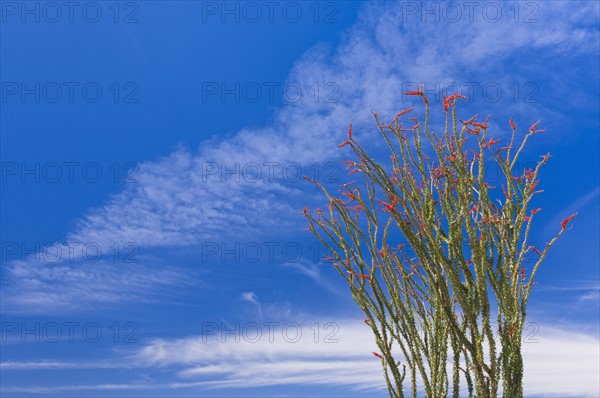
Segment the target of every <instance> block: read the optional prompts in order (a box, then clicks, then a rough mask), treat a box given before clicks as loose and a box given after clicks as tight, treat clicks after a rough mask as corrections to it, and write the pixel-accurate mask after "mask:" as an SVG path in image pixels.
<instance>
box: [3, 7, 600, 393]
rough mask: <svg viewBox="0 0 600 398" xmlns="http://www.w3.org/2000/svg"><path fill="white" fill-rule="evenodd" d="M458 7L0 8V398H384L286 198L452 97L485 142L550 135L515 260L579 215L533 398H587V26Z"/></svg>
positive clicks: (566, 239)
mask: <svg viewBox="0 0 600 398" xmlns="http://www.w3.org/2000/svg"><path fill="white" fill-rule="evenodd" d="M472 7H473V6H469V5H468V2H453V3H451V4H449V3H446V2H428V3H427V4H424V3H420V2H410V1H402V2H381V3H380V2H358V1H355V2H354V1H353V2H327V1H324V2H319V3H313V2H280V3H277V4H272V3H269V2H250V3H240V2H229V3H222V2H191V1H178V2H169V3H167V2H163V1H143V2H141V1H138V2H120V3H113V2H81V3H79V4H78V5H73V8H72V9H71V8H69V6H66V5H64V4H63V3H62V2H58V3H54V2H50V3H44V2H33V1H32V2H26V3H22V2H10V1H3V2H2V3H1V11H2V14H1V18H2V19H1V31H0V32H1V38H0V44H1V49H0V55H1V61H0V65H1V76H0V80H1V83H2V98H1V99H0V105H1V107H2V112H1V117H0V127H1V145H0V154H1V157H2V159H1V162H2V201H1V203H0V208H1V215H2V217H1V218H2V222H1V227H0V232H1V239H0V240H1V242H2V258H1V264H2V267H1V278H0V279H1V286H2V292H1V295H0V297H1V300H2V302H1V304H0V314H1V317H2V320H1V323H2V336H1V339H2V340H1V344H0V349H1V355H0V356H1V358H0V371H1V381H0V392H1V393H2V395H3V396H34V395H47V396H81V395H86V396H132V397H134V396H144V397H146V396H165V395H168V396H230V397H231V396H240V397H242V396H243V397H246V396H248V397H252V396H283V395H286V396H344V397H351V396H356V397H366V396H369V397H372V396H382V397H383V396H385V389H384V381H383V378H382V376H381V371H380V364H379V362H378V361H377V360H376V359H374V358H373V356H372V354H371V351H373V349H374V344H373V341H372V338H371V337H370V334H369V333H370V331H369V330H368V329H367V328H365V326H364V324H363V323H362V317H361V314H360V312H359V311H358V310H357V309H356V308H355V304H354V302H353V301H352V300H351V298H350V296H349V294H348V293H349V292H348V291H347V290H346V286H345V284H344V282H343V281H342V280H340V279H339V278H338V274H337V272H336V271H335V270H333V269H331V268H330V267H329V266H328V265H327V264H323V263H321V262H320V258H321V257H324V256H325V255H326V254H327V253H326V252H325V251H324V250H323V249H322V248H320V246H319V245H317V244H316V241H315V240H314V239H313V238H312V237H311V236H310V235H309V233H308V232H307V231H306V230H305V228H306V223H305V220H304V219H303V217H302V216H301V215H300V211H301V210H302V208H303V207H304V206H309V207H312V208H314V207H319V206H323V203H324V199H323V197H322V196H321V195H320V193H319V192H317V191H316V190H315V189H314V187H313V186H311V185H310V184H308V183H306V181H304V180H303V179H302V178H300V176H301V175H309V176H312V177H316V178H317V179H319V180H321V181H323V182H324V183H326V184H328V185H330V186H331V187H335V186H336V185H338V184H339V183H341V182H343V181H345V180H346V178H347V177H346V175H345V171H344V169H343V165H341V164H340V163H339V162H340V160H343V159H345V156H347V153H344V152H343V151H342V150H339V149H337V148H336V146H337V144H339V143H340V142H341V141H343V139H345V138H344V137H345V133H346V130H347V126H348V124H349V123H353V125H354V132H355V135H356V136H357V137H358V138H359V139H361V140H363V141H364V142H366V143H368V147H369V148H370V150H371V151H372V152H373V153H374V154H381V155H382V156H387V155H385V152H384V151H382V147H381V145H380V143H379V142H376V140H371V138H370V134H374V129H373V127H374V125H373V122H372V116H371V111H372V110H373V111H376V112H378V113H380V114H381V115H387V116H388V117H389V118H390V119H391V118H393V116H394V115H395V114H396V113H397V112H398V111H400V110H402V109H405V108H407V107H408V106H412V105H414V104H415V102H416V101H415V100H414V98H410V97H406V96H404V95H403V94H402V93H403V92H404V91H408V90H412V89H415V88H416V87H417V86H418V85H420V84H424V85H425V89H426V91H427V92H428V93H429V95H430V100H431V102H432V106H433V107H434V108H435V107H437V109H438V110H439V114H438V115H439V116H440V117H441V93H442V92H444V91H447V92H449V93H452V92H455V91H459V92H461V93H462V94H464V95H466V96H468V97H469V99H468V100H467V101H463V102H462V103H460V108H459V113H460V114H461V115H463V116H464V119H467V118H469V117H470V116H472V115H474V114H479V115H487V114H490V113H491V114H492V119H491V129H492V130H493V131H494V135H496V136H498V137H500V138H505V137H506V132H507V131H508V118H509V117H513V119H514V120H515V121H516V122H517V124H518V125H519V126H521V127H523V128H525V127H528V126H529V125H530V124H532V123H533V122H535V121H537V120H541V126H542V127H543V128H545V129H546V132H545V133H544V134H540V135H537V136H535V137H534V138H535V139H534V140H532V141H531V144H530V145H529V146H528V148H527V150H526V153H525V154H524V157H523V167H526V165H527V161H536V160H537V159H538V158H537V156H538V155H541V154H545V153H546V152H548V151H549V152H550V153H551V154H552V155H553V157H552V158H551V160H550V162H549V164H548V165H547V167H546V168H545V170H544V172H543V176H542V183H541V185H540V187H541V188H542V189H544V191H545V192H544V193H543V194H542V195H540V196H539V197H538V198H536V200H537V207H541V208H542V209H543V211H542V213H540V216H541V217H539V218H538V224H537V225H536V226H535V228H534V229H533V231H532V237H531V240H532V241H533V242H535V243H538V244H542V245H543V242H546V241H548V240H549V239H550V238H551V237H552V236H553V235H554V234H555V233H556V232H557V231H558V230H559V228H560V222H561V220H563V219H564V218H565V217H566V216H568V215H570V214H572V213H574V212H576V211H577V212H578V213H579V215H578V217H577V218H576V219H575V220H574V221H573V222H572V229H571V230H569V231H568V233H567V234H565V235H563V237H562V238H561V239H560V241H559V242H558V243H557V244H556V245H555V247H554V249H553V250H552V251H551V253H550V255H549V256H548V258H547V261H546V262H545V263H544V264H543V267H542V269H541V271H540V273H539V274H538V275H539V276H538V279H537V280H538V282H539V284H538V285H536V289H534V295H533V298H532V300H531V304H530V307H529V312H528V317H529V318H528V321H529V322H530V323H531V325H530V328H529V329H528V330H527V333H528V335H527V339H528V341H529V340H530V344H524V355H525V358H526V361H527V362H526V372H525V380H526V393H527V396H531V397H537V396H550V395H552V394H555V396H569V395H571V396H577V397H580V396H597V395H598V393H599V388H600V386H599V384H600V383H599V379H598V371H599V370H600V369H599V368H598V366H599V365H598V363H599V359H600V358H599V357H600V353H599V335H598V333H599V330H598V323H599V291H600V290H599V289H600V288H599V263H600V253H599V249H598V241H599V238H600V237H599V228H598V227H599V219H600V213H599V207H600V206H599V204H600V202H599V193H600V189H599V186H600V185H599V183H600V181H599V173H598V170H599V168H600V165H599V160H600V153H599V147H600V143H599V136H600V135H599V116H598V109H599V105H600V104H599V98H600V92H599V91H600V90H599V70H600V68H599V67H600V65H599V53H598V51H599V50H598V48H599V35H598V33H599V32H598V23H599V9H598V4H597V3H596V2H592V1H583V2H574V1H568V2H567V1H552V2H516V3H514V2H510V3H500V2H479V3H477V5H476V6H475V8H472ZM417 106H419V105H418V102H417ZM421 111H422V109H421ZM464 119H463V120H464ZM491 177H492V178H493V175H492V176H491ZM236 339H237V340H236ZM357 342H359V343H358V344H357Z"/></svg>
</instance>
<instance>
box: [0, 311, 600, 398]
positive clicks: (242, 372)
mask: <svg viewBox="0 0 600 398" xmlns="http://www.w3.org/2000/svg"><path fill="white" fill-rule="evenodd" d="M318 325H319V327H318V328H316V329H315V328H314V323H312V324H308V323H303V324H295V325H292V323H291V322H288V323H280V324H279V325H278V326H275V327H268V326H267V325H266V324H265V325H261V326H260V328H261V332H262V333H261V334H258V333H256V330H258V329H256V328H254V329H252V330H250V329H248V331H247V332H241V330H243V328H241V329H240V333H239V334H238V335H236V336H232V335H231V333H229V334H225V335H223V334H220V333H219V332H218V331H217V332H215V333H212V334H210V335H204V336H190V337H187V338H180V339H155V340H153V341H151V342H149V343H148V344H147V345H145V346H144V347H142V348H140V349H139V350H138V351H137V352H135V353H134V354H132V355H131V356H129V357H128V358H127V359H126V360H125V362H126V363H129V364H130V366H131V367H134V368H136V367H137V368H143V369H146V370H147V369H160V370H161V373H163V374H164V373H165V372H171V373H172V375H173V377H172V381H170V382H164V381H163V382H156V381H149V382H146V383H139V382H132V383H129V384H126V383H125V384H122V385H115V384H110V385H109V384H95V385H79V386H77V385H69V386H62V387H61V386H58V387H57V386H53V387H44V386H29V387H8V386H7V387H6V388H4V389H3V390H4V391H6V392H8V391H11V392H26V391H30V392H31V391H37V392H61V391H77V390H94V389H96V390H101V389H106V388H110V389H115V390H119V389H122V390H127V389H152V388H153V389H156V388H187V389H192V390H200V391H201V390H207V389H213V388H221V389H236V388H249V387H264V386H287V387H288V388H291V387H292V386H294V385H299V384H301V385H304V386H310V385H312V386H320V385H322V386H333V387H335V386H338V387H344V388H351V389H358V390H365V391H371V394H374V395H381V396H384V395H385V394H386V392H385V381H384V379H383V374H382V369H381V363H380V361H379V360H377V358H375V357H374V356H373V355H372V353H371V351H377V348H376V345H375V342H374V339H373V337H372V334H371V330H370V328H369V327H367V326H366V325H364V324H363V323H362V322H361V321H356V320H348V319H335V320H326V319H323V320H321V321H319V322H318ZM326 325H329V326H328V327H327V328H325V326H326ZM332 325H333V326H332ZM319 329H320V331H319V333H318V334H316V332H315V330H319ZM536 330H537V332H536V333H535V336H533V337H532V336H528V338H527V339H526V341H529V343H524V344H523V356H524V362H525V376H524V386H525V395H526V396H536V397H539V396H547V397H552V396H556V397H596V396H598V394H599V393H600V386H599V381H600V376H599V375H600V351H599V350H600V340H599V338H598V336H597V335H594V334H587V333H582V332H580V331H578V330H569V329H558V328H555V327H554V326H552V325H546V324H539V326H538V328H537V329H536ZM298 331H301V334H299V333H298ZM527 333H528V332H527V331H526V334H527ZM357 342H360V343H357ZM397 359H399V360H400V361H401V362H402V358H401V357H398V358H397ZM41 364H42V365H40V366H41V367H40V366H38V364H37V363H35V362H34V363H33V365H31V364H30V363H25V364H23V365H19V364H18V363H14V362H13V363H8V364H3V367H2V368H3V369H5V370H13V371H17V370H19V369H28V368H31V366H34V367H35V368H39V369H42V368H43V369H48V370H51V369H70V368H72V367H74V366H69V365H68V364H64V363H61V364H57V365H45V364H44V362H41ZM89 366H92V367H93V364H91V365H89ZM104 366H109V365H104ZM104 366H98V368H103V367H104ZM107 386H110V387H107Z"/></svg>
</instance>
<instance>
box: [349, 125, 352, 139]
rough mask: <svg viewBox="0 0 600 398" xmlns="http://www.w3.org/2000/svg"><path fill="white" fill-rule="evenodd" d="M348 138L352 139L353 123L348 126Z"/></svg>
mask: <svg viewBox="0 0 600 398" xmlns="http://www.w3.org/2000/svg"><path fill="white" fill-rule="evenodd" d="M348 139H349V140H351V139H352V123H350V126H349V127H348Z"/></svg>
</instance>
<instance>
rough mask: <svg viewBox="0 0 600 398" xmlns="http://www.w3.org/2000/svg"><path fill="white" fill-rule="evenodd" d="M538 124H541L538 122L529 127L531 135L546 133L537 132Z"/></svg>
mask: <svg viewBox="0 0 600 398" xmlns="http://www.w3.org/2000/svg"><path fill="white" fill-rule="evenodd" d="M538 124H540V121H539V120H538V121H537V122H535V123H533V124H532V125H531V127H529V132H530V133H531V134H536V133H541V132H542V131H545V130H536V129H535V128H536V127H537V125H538Z"/></svg>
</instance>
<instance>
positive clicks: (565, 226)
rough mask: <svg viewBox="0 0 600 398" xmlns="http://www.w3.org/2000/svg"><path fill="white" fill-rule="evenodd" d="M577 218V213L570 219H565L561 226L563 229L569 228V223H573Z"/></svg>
mask: <svg viewBox="0 0 600 398" xmlns="http://www.w3.org/2000/svg"><path fill="white" fill-rule="evenodd" d="M576 216H577V213H575V214H573V215H570V216H569V217H567V218H565V219H564V220H563V221H562V222H561V223H560V226H561V227H562V229H565V228H567V224H568V223H569V221H571V220H572V219H574V218H575V217H576Z"/></svg>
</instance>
